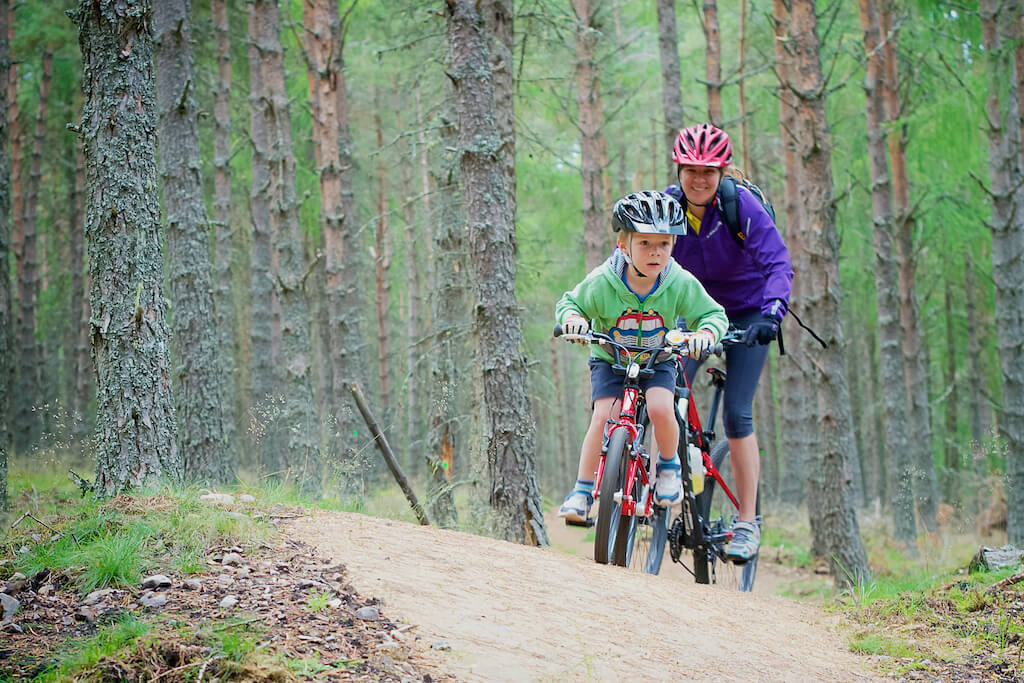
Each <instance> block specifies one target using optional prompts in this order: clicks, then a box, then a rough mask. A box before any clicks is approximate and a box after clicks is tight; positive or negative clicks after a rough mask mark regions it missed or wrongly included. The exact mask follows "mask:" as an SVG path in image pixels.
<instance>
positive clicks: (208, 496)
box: [199, 493, 235, 505]
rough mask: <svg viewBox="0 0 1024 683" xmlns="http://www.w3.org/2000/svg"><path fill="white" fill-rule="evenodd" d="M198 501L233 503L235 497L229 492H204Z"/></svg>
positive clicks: (221, 503)
mask: <svg viewBox="0 0 1024 683" xmlns="http://www.w3.org/2000/svg"><path fill="white" fill-rule="evenodd" d="M199 501H200V502H202V503H206V504H207V505H234V504H235V497H234V496H232V495H231V494H230V493H204V494H203V495H201V496H199Z"/></svg>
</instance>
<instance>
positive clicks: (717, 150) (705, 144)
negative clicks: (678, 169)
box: [672, 123, 732, 168]
mask: <svg viewBox="0 0 1024 683" xmlns="http://www.w3.org/2000/svg"><path fill="white" fill-rule="evenodd" d="M672 160H673V161H675V162H676V163H677V164H682V165H687V166H714V167H715V168H725V167H726V166H728V165H729V164H730V163H732V143H731V142H729V136H728V135H727V134H726V132H725V131H724V130H722V129H720V128H716V127H714V126H712V125H711V124H710V123H699V124H697V125H696V126H690V127H689V128H683V129H682V130H681V131H679V135H678V136H677V137H676V144H675V145H674V146H673V147H672Z"/></svg>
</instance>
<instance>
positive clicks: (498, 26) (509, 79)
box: [480, 0, 516, 225]
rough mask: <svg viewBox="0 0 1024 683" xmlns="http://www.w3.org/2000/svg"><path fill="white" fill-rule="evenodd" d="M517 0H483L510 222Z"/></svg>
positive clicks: (513, 176) (513, 177) (511, 222)
mask: <svg viewBox="0 0 1024 683" xmlns="http://www.w3.org/2000/svg"><path fill="white" fill-rule="evenodd" d="M512 5H513V0H482V2H481V3H480V14H481V16H482V17H483V20H484V26H485V27H486V28H487V32H488V33H489V34H490V35H491V41H490V42H489V44H488V48H489V49H490V51H491V77H492V78H493V79H494V103H495V106H494V121H495V123H496V124H497V125H498V139H499V140H500V141H501V147H500V148H499V150H498V158H499V159H500V160H501V170H502V173H503V174H504V176H505V208H506V209H507V212H508V220H509V225H515V215H516V129H515V118H514V114H515V79H514V78H513V76H512V73H513V67H514V59H513V57H514V54H513V51H514V49H515V40H514V38H515V31H514V29H515V13H514V11H513V6H512Z"/></svg>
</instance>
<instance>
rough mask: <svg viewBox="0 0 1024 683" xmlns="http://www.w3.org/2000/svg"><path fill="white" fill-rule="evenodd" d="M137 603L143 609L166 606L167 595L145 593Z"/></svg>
mask: <svg viewBox="0 0 1024 683" xmlns="http://www.w3.org/2000/svg"><path fill="white" fill-rule="evenodd" d="M139 602H141V603H142V606H143V607H163V606H164V605H166V604H167V593H155V592H153V591H146V592H145V593H143V594H142V597H141V598H139Z"/></svg>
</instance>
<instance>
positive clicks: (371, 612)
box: [356, 605, 380, 621]
mask: <svg viewBox="0 0 1024 683" xmlns="http://www.w3.org/2000/svg"><path fill="white" fill-rule="evenodd" d="M356 618H357V619H362V620H363V621H378V620H380V610H379V609H377V608H376V607H373V606H372V605H371V606H367V607H360V608H359V609H357V610H356Z"/></svg>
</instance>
